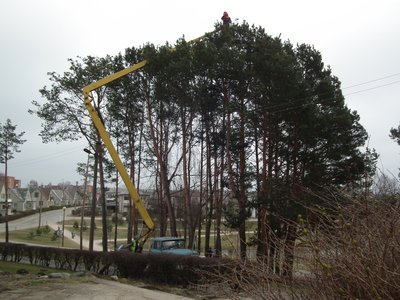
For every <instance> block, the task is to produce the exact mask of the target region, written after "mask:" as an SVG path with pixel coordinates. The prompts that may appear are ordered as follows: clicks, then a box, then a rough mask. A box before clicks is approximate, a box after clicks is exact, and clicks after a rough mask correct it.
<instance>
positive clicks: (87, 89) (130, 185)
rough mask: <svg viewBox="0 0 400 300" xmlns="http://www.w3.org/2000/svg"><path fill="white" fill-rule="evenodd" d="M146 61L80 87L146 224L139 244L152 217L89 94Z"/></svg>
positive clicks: (144, 61) (143, 239) (146, 234)
mask: <svg viewBox="0 0 400 300" xmlns="http://www.w3.org/2000/svg"><path fill="white" fill-rule="evenodd" d="M204 36H205V35H203V36H201V37H198V38H196V39H193V40H191V41H189V42H188V43H193V42H196V41H199V40H201V39H202V38H204ZM171 51H175V48H173V49H171ZM148 63H149V61H148V60H143V61H141V62H139V63H137V64H134V65H132V66H129V67H127V68H125V69H122V70H120V71H118V72H116V73H113V74H110V75H108V76H106V77H104V78H102V79H100V80H98V81H96V82H93V83H91V84H89V85H87V86H85V87H84V88H83V89H82V92H83V99H84V104H85V107H86V109H87V110H88V112H89V115H90V117H91V118H92V121H93V124H94V125H95V127H96V129H97V131H98V133H99V135H100V138H101V139H102V140H103V143H104V146H105V147H106V148H107V150H108V153H110V156H111V158H112V160H113V162H114V164H115V166H116V168H117V170H118V173H119V174H120V176H121V178H122V180H123V182H124V184H125V186H126V188H127V189H128V191H129V195H130V196H131V201H132V202H133V204H134V205H135V206H136V208H137V209H138V211H139V214H140V215H141V216H142V218H143V222H144V223H145V224H146V226H147V228H148V231H147V232H145V233H144V234H142V236H141V237H140V244H141V245H143V244H144V243H145V242H146V240H147V239H148V238H149V236H150V234H151V233H152V232H153V231H154V222H153V219H152V218H151V217H150V215H149V213H148V211H147V209H146V208H145V206H144V204H143V202H142V200H141V199H140V196H139V193H138V191H137V189H136V187H135V185H134V184H133V183H132V181H131V179H130V177H129V175H128V172H127V171H126V169H125V166H124V165H123V163H122V161H121V158H120V157H119V155H118V152H117V150H116V149H115V147H114V145H113V143H112V141H111V139H110V136H109V134H108V132H107V130H106V128H105V127H104V124H103V122H102V121H101V119H100V117H99V115H98V113H97V112H96V110H95V109H94V107H93V105H92V103H91V100H90V96H89V95H90V93H91V92H92V91H94V90H96V89H98V88H100V87H102V86H105V85H107V84H109V83H111V82H113V81H115V80H117V79H120V78H122V77H124V76H126V75H128V74H130V73H133V72H136V71H138V70H140V69H141V68H143V67H144V66H146V65H147V64H148Z"/></svg>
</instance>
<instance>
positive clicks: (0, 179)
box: [0, 173, 21, 189]
mask: <svg viewBox="0 0 400 300" xmlns="http://www.w3.org/2000/svg"><path fill="white" fill-rule="evenodd" d="M0 183H3V184H4V183H6V184H7V187H8V188H9V189H17V188H20V187H21V180H19V179H15V177H12V176H7V178H5V175H4V174H2V173H1V174H0Z"/></svg>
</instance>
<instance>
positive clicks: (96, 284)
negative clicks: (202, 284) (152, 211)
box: [0, 274, 197, 300]
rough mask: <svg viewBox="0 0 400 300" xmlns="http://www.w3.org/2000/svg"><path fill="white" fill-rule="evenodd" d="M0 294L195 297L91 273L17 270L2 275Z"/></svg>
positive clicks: (35, 298) (74, 298) (59, 299)
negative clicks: (65, 275)
mask: <svg viewBox="0 0 400 300" xmlns="http://www.w3.org/2000/svg"><path fill="white" fill-rule="evenodd" d="M0 298H1V299H7V300H14V299H15V300H16V299H20V300H21V299H24V300H25V299H29V300H39V299H46V300H47V299H49V300H53V299H54V300H63V299H68V300H78V299H79V300H81V299H95V300H101V299H119V300H123V299H133V300H136V299H149V300H152V299H163V300H172V299H178V300H185V299H193V297H190V298H189V297H184V296H179V295H176V294H171V293H166V292H163V291H157V290H151V289H147V288H141V287H138V286H134V285H130V284H125V283H121V282H117V281H113V280H109V279H107V280H106V279H102V278H97V277H95V276H92V275H89V276H85V277H79V278H76V277H70V278H49V277H47V276H44V277H38V276H33V275H18V274H1V275H0ZM196 298H197V297H196Z"/></svg>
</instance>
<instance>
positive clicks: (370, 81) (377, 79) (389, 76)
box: [342, 73, 400, 90]
mask: <svg viewBox="0 0 400 300" xmlns="http://www.w3.org/2000/svg"><path fill="white" fill-rule="evenodd" d="M399 75H400V73H396V74H392V75H388V76H385V77H381V78H376V79H372V80H369V81H365V82H362V83H358V84H354V85H350V86H346V87H344V88H342V90H346V89H351V88H353V87H357V86H360V85H365V84H368V83H372V82H376V81H380V80H384V79H388V78H391V77H395V76H399Z"/></svg>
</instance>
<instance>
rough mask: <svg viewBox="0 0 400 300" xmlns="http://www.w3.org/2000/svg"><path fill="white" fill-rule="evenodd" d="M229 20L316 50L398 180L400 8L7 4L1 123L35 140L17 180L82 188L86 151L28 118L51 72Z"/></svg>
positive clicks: (2, 18)
mask: <svg viewBox="0 0 400 300" xmlns="http://www.w3.org/2000/svg"><path fill="white" fill-rule="evenodd" d="M225 10H226V11H227V12H228V13H229V15H230V16H231V18H232V20H236V19H237V22H239V23H241V22H242V21H244V20H245V21H247V22H248V23H249V24H254V25H256V26H261V27H263V28H265V30H266V32H267V33H268V34H270V35H272V36H277V35H279V34H281V37H282V39H284V40H290V41H291V42H292V43H293V44H297V43H306V44H311V45H314V47H315V48H316V49H317V50H318V51H320V52H321V54H322V58H323V61H324V63H325V64H326V65H329V66H330V67H331V69H332V71H333V74H334V75H335V76H337V77H338V78H339V80H340V81H341V82H342V88H343V93H344V95H345V98H346V104H347V106H348V107H349V108H350V109H351V110H356V111H357V112H358V114H359V115H360V117H361V123H362V125H363V126H364V127H365V128H366V129H367V131H368V133H369V135H370V139H369V147H370V148H375V149H376V150H377V152H378V153H379V154H380V160H379V164H378V167H379V168H380V170H381V171H382V172H385V173H387V174H394V175H395V176H397V173H398V169H399V167H400V155H399V154H400V147H399V146H398V145H397V144H396V143H395V142H394V141H393V140H391V139H390V138H389V130H390V128H391V127H397V126H398V124H399V122H400V103H399V100H400V99H399V96H400V57H399V54H400V17H399V13H400V1H398V0H379V1H378V0H336V1H324V0H280V1H276V0H274V1H268V0H264V1H261V0H260V1H252V0H246V1H238V0H230V1H228V0H220V1H219V0H203V1H188V0H175V1H173V0H170V1H165V0H146V1H144V0H143V1H134V0H114V1H106V0H79V1H78V0H34V1H33V0H10V1H6V0H2V1H1V2H0V42H1V48H0V49H1V50H0V51H1V55H0V66H1V73H0V77H1V80H0V91H1V93H0V123H2V124H4V123H5V121H6V119H7V118H9V119H11V121H12V123H13V124H15V125H17V132H21V131H25V132H26V133H25V136H24V137H25V139H27V142H26V143H25V144H24V145H23V146H22V147H21V148H20V149H21V153H17V154H16V155H15V158H14V159H13V160H11V161H10V163H9V175H10V176H14V177H16V178H18V179H21V180H22V186H23V187H25V186H26V185H27V184H28V183H29V181H30V180H31V179H33V180H36V181H38V182H39V184H48V183H50V182H51V183H53V184H56V183H61V182H63V181H69V182H71V183H75V182H77V181H78V182H79V183H82V178H81V177H80V176H79V175H78V174H77V173H76V164H77V163H78V162H85V161H86V157H87V156H86V154H85V153H84V152H83V151H82V149H83V147H85V144H84V142H83V141H82V142H75V143H69V142H64V143H61V144H55V143H53V144H43V143H42V141H41V138H40V137H39V136H38V134H39V132H40V128H41V120H40V119H39V118H37V117H35V116H32V115H29V114H28V109H29V108H33V107H32V105H31V102H32V100H37V101H39V102H42V103H43V100H44V99H42V98H41V97H40V94H39V92H38V91H39V89H41V88H42V87H44V86H45V85H48V84H49V82H48V76H47V72H53V71H55V72H57V73H59V74H62V73H63V72H65V71H67V70H68V67H69V63H68V61H67V60H68V59H69V58H72V59H76V58H77V57H78V56H80V57H85V56H88V55H93V56H98V57H101V56H105V55H107V54H109V55H116V54H118V53H119V52H124V50H125V49H126V48H128V47H132V46H135V47H140V46H142V45H143V44H145V43H146V42H151V43H153V44H155V45H162V44H164V43H165V42H167V41H168V42H170V43H172V44H173V43H175V41H176V40H177V39H178V38H180V37H182V36H185V38H186V39H187V40H190V39H192V38H196V37H198V36H201V35H203V34H204V33H205V32H208V31H212V30H213V28H214V24H215V23H216V22H217V21H220V18H221V16H222V13H223V11H225ZM82 109H84V107H83V105H82ZM0 172H1V173H3V172H4V165H0Z"/></svg>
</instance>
